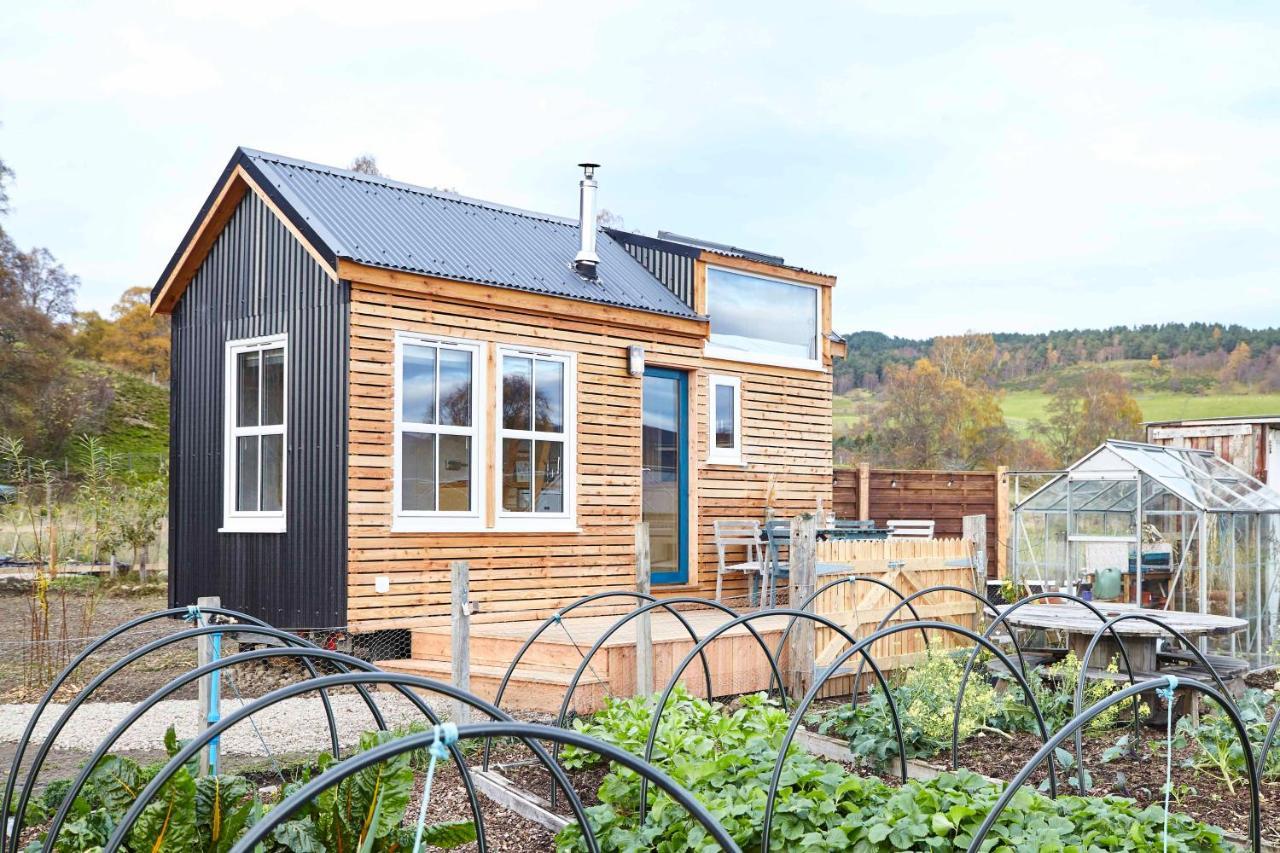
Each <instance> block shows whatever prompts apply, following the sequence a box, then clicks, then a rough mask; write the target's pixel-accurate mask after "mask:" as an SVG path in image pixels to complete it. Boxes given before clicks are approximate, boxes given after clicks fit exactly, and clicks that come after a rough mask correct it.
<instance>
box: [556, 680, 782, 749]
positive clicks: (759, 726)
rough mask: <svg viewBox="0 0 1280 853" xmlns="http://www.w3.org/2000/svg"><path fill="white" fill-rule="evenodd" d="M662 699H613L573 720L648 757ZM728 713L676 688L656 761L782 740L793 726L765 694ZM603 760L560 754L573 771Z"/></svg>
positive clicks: (592, 733) (592, 734) (665, 714)
mask: <svg viewBox="0 0 1280 853" xmlns="http://www.w3.org/2000/svg"><path fill="white" fill-rule="evenodd" d="M657 701H658V697H656V696H653V697H644V696H635V697H631V698H627V699H617V698H609V699H606V700H605V707H604V709H603V710H601V711H599V712H598V713H596V714H594V715H592V716H590V717H580V718H578V719H576V720H574V722H573V727H574V729H575V730H576V731H579V732H581V733H582V734H585V735H589V736H590V737H594V738H599V739H607V740H608V741H609V742H610V743H612V744H615V745H616V746H618V747H619V748H621V749H624V750H626V751H627V752H630V753H632V754H634V755H643V754H644V747H645V743H646V741H647V740H648V737H649V727H650V725H652V722H653V709H654V707H655V706H656V705H657ZM725 710H726V709H725V708H724V707H723V706H721V705H718V704H714V703H711V702H707V701H705V700H703V699H699V698H698V697H696V696H694V695H693V694H691V693H690V692H689V691H688V690H687V689H686V688H685V686H684V684H677V685H676V687H675V689H674V690H673V691H672V692H671V695H670V696H669V697H668V698H667V704H666V707H665V709H664V710H663V712H662V719H661V720H660V721H659V723H658V734H657V738H656V739H655V740H654V751H653V756H654V760H655V761H660V760H663V759H665V758H666V757H668V756H671V755H678V754H684V755H698V756H702V757H712V756H715V755H719V754H721V753H723V752H725V751H726V750H730V749H734V748H737V747H740V746H743V745H745V744H746V743H747V742H748V741H750V740H752V739H753V738H765V739H774V738H781V736H782V734H783V733H784V732H785V731H786V730H787V724H788V723H789V722H790V720H789V718H788V716H787V714H786V712H785V711H783V710H782V709H781V708H779V707H778V706H777V705H776V704H775V703H773V702H772V701H771V700H769V699H768V698H767V697H766V695H765V694H763V693H759V694H755V695H750V696H744V697H742V698H741V699H740V700H739V702H738V708H737V709H736V710H733V711H731V712H729V713H724V711H725ZM600 760H601V759H600V756H598V755H596V754H595V753H594V752H591V751H589V750H581V749H578V748H576V747H573V746H566V747H565V748H564V750H563V751H562V752H561V753H560V761H561V764H563V765H564V767H565V768H567V769H569V770H578V769H581V768H584V767H592V766H595V765H597V764H599V763H600Z"/></svg>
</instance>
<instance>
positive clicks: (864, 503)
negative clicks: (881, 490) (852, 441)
mask: <svg viewBox="0 0 1280 853" xmlns="http://www.w3.org/2000/svg"><path fill="white" fill-rule="evenodd" d="M870 519H871V465H870V464H868V463H866V462H862V463H860V464H859V465H858V520H859V521H869V520H870Z"/></svg>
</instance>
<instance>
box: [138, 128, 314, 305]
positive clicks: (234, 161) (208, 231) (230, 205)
mask: <svg viewBox="0 0 1280 853" xmlns="http://www.w3.org/2000/svg"><path fill="white" fill-rule="evenodd" d="M246 192H256V193H257V194H258V195H259V196H261V197H262V198H263V200H264V201H266V202H267V205H268V207H270V208H271V209H272V211H273V212H274V213H276V214H277V215H279V216H280V217H281V218H282V219H283V220H284V222H285V224H286V225H287V226H288V227H289V229H290V230H291V231H293V232H294V234H295V236H297V237H298V238H299V239H300V240H301V241H302V242H303V244H304V246H305V247H306V248H307V250H308V251H309V252H310V253H311V254H312V256H313V257H315V258H316V260H317V261H320V262H321V264H322V265H323V266H325V267H327V271H328V272H329V273H330V274H331V275H333V276H334V277H335V278H336V272H335V271H336V269H337V265H338V258H339V252H338V251H337V250H336V249H335V248H334V244H333V240H332V238H329V239H325V238H324V237H322V236H321V234H319V233H318V232H317V230H316V228H315V227H313V225H312V223H311V222H310V221H309V220H308V219H307V217H306V216H305V215H303V214H302V212H301V211H300V210H299V209H298V206H297V205H296V204H295V203H294V201H293V200H292V199H290V198H288V197H287V194H285V193H283V192H281V190H280V188H279V187H278V186H277V185H275V184H274V183H272V181H271V180H270V177H269V176H268V175H267V174H266V173H264V172H263V171H262V169H261V168H260V167H259V166H258V164H257V163H255V162H254V161H253V158H252V157H251V156H250V155H249V153H248V152H247V151H246V149H244V148H237V149H236V152H235V154H233V155H232V156H231V160H230V161H228V163H227V165H226V167H225V168H224V169H223V170H222V174H221V175H220V176H219V177H218V180H217V182H216V183H215V184H214V186H213V189H212V190H210V192H209V195H208V197H207V198H205V201H204V204H202V205H201V206H200V209H199V210H198V211H197V212H196V215H195V218H194V219H193V220H192V222H191V225H190V227H188V228H187V231H186V233H185V234H184V235H183V237H182V240H181V241H180V242H179V243H178V246H177V248H176V249H174V252H173V255H172V256H171V257H170V258H169V262H168V263H167V264H166V265H165V268H164V271H163V272H162V273H161V274H160V278H159V279H158V280H157V281H156V283H155V285H154V286H153V287H152V288H151V313H152V314H168V313H171V312H172V310H173V307H174V305H176V304H177V302H178V300H179V299H180V298H181V297H182V293H183V292H184V291H185V290H186V287H187V285H188V284H190V283H191V279H192V278H193V277H194V276H195V274H196V271H197V270H198V269H199V267H200V264H201V263H203V261H204V259H205V256H207V255H208V252H209V249H210V248H212V246H213V243H214V242H215V241H216V239H217V235H218V234H219V233H221V231H222V228H223V226H225V225H226V222H227V220H229V219H230V218H231V215H232V213H234V212H235V209H236V206H237V205H239V203H240V201H241V200H242V199H243V198H244V196H245V193H246Z"/></svg>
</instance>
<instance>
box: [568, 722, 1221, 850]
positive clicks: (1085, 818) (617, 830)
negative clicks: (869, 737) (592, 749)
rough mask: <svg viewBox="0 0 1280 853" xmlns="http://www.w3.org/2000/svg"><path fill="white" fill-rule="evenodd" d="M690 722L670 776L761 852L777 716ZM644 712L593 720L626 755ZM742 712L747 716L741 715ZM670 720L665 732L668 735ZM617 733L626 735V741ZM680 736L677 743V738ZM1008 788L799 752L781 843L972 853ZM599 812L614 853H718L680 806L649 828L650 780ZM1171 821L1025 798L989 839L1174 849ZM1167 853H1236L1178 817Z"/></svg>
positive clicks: (605, 841) (656, 810)
mask: <svg viewBox="0 0 1280 853" xmlns="http://www.w3.org/2000/svg"><path fill="white" fill-rule="evenodd" d="M683 701H685V702H687V703H688V704H689V705H690V706H692V707H690V709H689V711H690V713H688V714H687V715H681V716H679V717H678V718H677V717H673V719H680V720H684V721H689V722H686V723H684V724H683V725H685V726H686V727H687V729H688V730H687V731H685V732H684V733H682V734H681V735H680V737H682V738H684V740H681V741H680V742H682V743H685V744H687V746H688V748H687V749H685V750H682V751H674V752H668V753H665V754H664V756H663V757H662V758H661V759H660V760H659V761H658V764H659V766H660V767H661V768H662V769H663V770H664V771H665V772H667V773H668V774H669V775H671V776H672V778H674V779H675V781H676V782H677V783H679V784H680V785H681V786H683V787H684V788H685V789H686V790H688V791H690V792H691V793H693V794H694V795H695V796H696V797H697V798H698V799H699V800H700V801H701V802H702V803H703V805H704V806H706V808H707V809H708V810H709V811H710V812H711V814H712V816H713V817H715V819H716V820H718V821H719V822H720V824H721V825H722V826H724V827H725V829H726V830H727V831H728V832H729V833H730V834H731V835H732V836H733V837H734V840H735V841H737V843H738V844H739V845H740V846H741V847H742V848H743V849H751V848H752V847H758V846H759V845H760V842H761V838H760V832H761V827H762V826H763V821H764V809H765V800H766V796H767V790H768V786H769V781H770V779H771V777H772V774H773V769H774V761H775V759H776V757H777V750H778V747H779V745H780V742H781V738H780V735H779V733H778V732H777V731H776V727H775V726H773V725H772V723H771V722H770V720H771V718H772V713H773V711H775V710H776V709H775V708H773V707H772V705H771V704H770V703H768V702H766V701H764V700H763V699H760V700H758V701H757V702H755V703H753V704H752V705H751V706H747V707H744V708H741V709H739V710H738V711H735V712H734V714H735V715H738V722H737V723H736V725H738V726H741V727H743V728H744V729H748V730H749V732H750V733H749V734H745V735H744V736H741V737H735V736H732V735H728V734H727V733H726V732H725V731H724V730H723V729H721V728H720V727H719V726H718V725H716V726H712V727H711V729H710V730H709V731H706V732H704V731H703V730H702V729H700V728H695V726H697V725H698V724H697V723H696V722H693V721H697V720H699V719H703V718H704V717H703V715H704V714H706V713H709V712H712V711H716V710H717V709H716V707H715V706H713V705H711V703H707V702H703V700H700V699H696V698H693V697H688V698H686V699H685V700H683ZM645 707H649V706H645V705H643V704H637V705H636V706H633V708H632V711H634V713H632V712H630V711H629V712H628V713H625V714H623V713H619V712H617V709H616V708H615V709H614V711H613V712H612V713H605V714H602V715H599V716H597V717H595V718H593V719H592V720H589V721H584V722H583V726H584V727H586V728H589V729H590V733H591V734H592V735H593V736H595V737H599V738H602V739H604V740H606V741H610V742H612V743H614V744H616V745H618V746H623V745H624V744H627V743H631V744H634V743H635V736H634V731H633V728H634V724H635V723H637V722H639V723H640V724H641V725H644V726H646V727H647V721H644V720H638V719H637V717H639V715H641V714H642V713H643V709H644V708H645ZM739 712H741V713H740V714H739ZM665 716H666V715H665V714H664V723H663V726H664V727H666V725H667V724H666V722H665ZM615 726H617V729H616V730H615V728H614V727H615ZM676 736H677V734H676V733H675V732H672V733H671V737H672V738H675V737H676ZM1001 790H1002V786H1000V785H997V784H994V783H991V782H988V781H987V780H985V779H983V778H982V777H981V776H978V775H977V774H974V773H970V772H968V771H958V772H954V773H943V774H941V775H939V776H938V777H937V778H935V779H932V780H930V781H928V782H920V781H911V782H908V783H907V784H905V785H903V786H902V787H899V788H895V787H892V786H890V785H888V784H887V783H885V782H883V781H881V780H879V779H876V778H866V777H862V776H858V775H855V774H852V773H850V772H849V771H848V770H846V769H845V768H844V767H843V766H841V765H839V764H836V763H834V762H827V761H822V760H820V759H817V758H815V757H813V756H812V755H810V754H808V753H805V752H801V751H798V750H793V751H792V752H791V753H790V754H789V755H788V757H787V760H786V763H785V764H784V766H783V773H782V778H781V787H780V789H779V792H778V798H777V801H776V803H775V808H774V814H773V824H772V830H771V837H770V842H771V845H772V846H773V848H774V849H777V850H800V849H802V850H813V851H821V850H852V851H890V850H964V849H967V847H968V845H969V843H970V842H971V840H972V838H973V834H974V832H975V830H976V829H977V827H978V826H979V825H980V824H981V822H982V820H983V819H984V817H985V816H986V815H987V814H988V813H989V812H990V810H991V808H992V807H993V806H994V804H995V802H996V800H997V798H998V797H999V795H1000V792H1001ZM598 796H599V799H600V804H599V805H597V806H593V807H592V808H590V809H588V820H589V821H590V822H591V825H592V829H593V830H594V831H595V832H596V834H597V838H598V839H599V840H600V843H601V847H602V848H603V849H618V850H623V849H625V850H662V851H668V850H670V851H675V850H698V851H708V853H710V851H713V850H717V849H718V848H717V846H716V845H715V843H714V842H713V841H712V840H711V839H710V838H709V837H708V836H707V834H706V831H705V830H704V829H703V828H702V827H701V825H699V824H698V823H697V822H696V821H695V820H693V819H692V818H690V817H689V816H688V814H687V813H686V812H685V811H684V810H683V809H682V808H681V807H680V806H678V805H677V804H676V803H674V802H672V801H671V800H670V798H668V797H667V796H666V795H665V794H663V793H661V792H660V791H657V790H655V789H654V788H652V787H651V788H650V789H649V803H648V806H649V811H648V816H647V818H646V820H645V821H643V822H641V820H640V819H639V812H638V809H639V804H640V799H639V798H640V779H639V777H638V776H636V775H635V774H634V773H631V772H629V771H623V770H617V771H615V772H612V773H610V774H609V775H608V776H606V777H605V778H604V780H603V781H602V782H601V784H600V788H599V791H598ZM1164 817H1165V815H1164V811H1163V810H1162V809H1161V808H1160V807H1159V806H1155V805H1153V806H1148V807H1146V808H1142V807H1140V806H1138V805H1137V804H1136V803H1135V802H1134V801H1132V800H1129V799H1124V798H1119V797H1106V798H1098V797H1072V796H1062V797H1059V798H1058V799H1056V800H1051V799H1049V798H1047V797H1044V796H1042V795H1040V794H1038V793H1036V792H1034V791H1032V790H1030V789H1028V788H1023V789H1021V790H1019V791H1018V793H1017V794H1016V795H1015V796H1014V797H1013V799H1012V801H1011V803H1010V804H1009V807H1008V808H1007V809H1005V811H1004V812H1002V813H1001V815H1000V817H999V818H998V819H997V821H996V824H995V826H994V828H993V830H992V832H991V834H990V835H989V836H988V839H989V845H988V846H987V847H986V848H985V849H988V850H994V851H1000V853H1013V851H1020V850H1057V851H1077V850H1078V851H1092V850H1132V851H1160V850H1163V849H1164V843H1163V838H1162V831H1161V828H1162V826H1163V823H1164ZM556 844H557V848H558V849H559V850H562V851H569V850H582V849H585V847H586V845H585V842H584V839H583V834H582V830H581V828H580V827H578V826H577V825H576V824H570V825H569V826H567V827H565V829H563V830H561V832H560V833H559V834H558V835H557V837H556ZM1167 849H1168V850H1176V851H1219V850H1227V849H1230V848H1229V847H1228V846H1227V845H1226V843H1225V842H1224V841H1223V839H1222V836H1221V833H1220V832H1219V831H1218V830H1216V829H1213V828H1211V827H1207V826H1205V825H1203V824H1200V823H1198V822H1196V821H1194V820H1192V819H1191V818H1189V817H1186V816H1185V815H1176V814H1175V815H1171V816H1170V821H1169V838H1168V848H1167Z"/></svg>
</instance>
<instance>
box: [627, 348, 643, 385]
mask: <svg viewBox="0 0 1280 853" xmlns="http://www.w3.org/2000/svg"><path fill="white" fill-rule="evenodd" d="M627 373H629V374H631V375H632V376H637V377H639V376H644V347H642V346H640V345H639V344H632V345H631V346H629V347H627Z"/></svg>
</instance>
